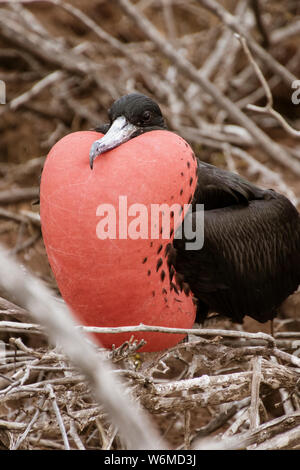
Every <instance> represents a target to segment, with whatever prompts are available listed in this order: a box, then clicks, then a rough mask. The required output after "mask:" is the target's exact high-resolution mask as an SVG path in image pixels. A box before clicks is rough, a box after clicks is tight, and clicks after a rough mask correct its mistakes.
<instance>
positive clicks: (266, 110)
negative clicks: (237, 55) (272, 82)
mask: <svg viewBox="0 0 300 470" xmlns="http://www.w3.org/2000/svg"><path fill="white" fill-rule="evenodd" d="M236 37H237V38H238V39H239V41H240V43H241V45H242V47H243V49H244V52H245V54H246V55H247V57H248V59H249V61H250V62H251V64H252V66H253V68H254V70H255V73H256V75H257V77H258V79H259V81H260V83H261V84H262V87H263V89H264V91H265V93H266V97H267V104H266V105H265V106H256V105H254V104H248V105H247V106H246V107H247V108H248V109H250V110H252V111H256V112H257V113H262V114H269V115H270V116H273V117H274V118H275V119H276V120H277V121H278V122H279V123H280V124H281V125H282V127H283V128H284V129H285V130H286V131H287V132H288V133H289V134H290V135H292V136H293V137H300V131H298V130H296V129H294V128H293V127H291V126H290V125H289V124H288V123H287V122H286V120H285V119H284V118H283V117H282V116H281V114H279V113H278V112H277V111H275V109H274V108H273V96H272V92H271V90H270V87H269V85H268V82H267V80H266V79H265V77H264V75H263V73H262V71H261V70H260V68H259V66H258V64H257V63H256V62H255V60H254V57H253V55H252V54H251V52H250V49H249V47H248V44H247V41H246V39H245V38H244V37H242V36H240V35H239V34H236Z"/></svg>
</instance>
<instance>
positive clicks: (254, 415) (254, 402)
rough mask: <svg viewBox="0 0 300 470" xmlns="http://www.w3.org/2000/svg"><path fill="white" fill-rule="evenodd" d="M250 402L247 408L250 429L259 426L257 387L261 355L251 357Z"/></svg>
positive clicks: (258, 386) (259, 377)
mask: <svg viewBox="0 0 300 470" xmlns="http://www.w3.org/2000/svg"><path fill="white" fill-rule="evenodd" d="M252 364H253V368H252V371H253V372H252V374H253V375H252V383H251V404H250V408H249V418H250V429H251V430H253V429H255V428H257V426H259V389H260V382H261V357H260V356H258V357H254V358H253V359H252Z"/></svg>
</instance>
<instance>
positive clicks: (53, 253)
mask: <svg viewBox="0 0 300 470" xmlns="http://www.w3.org/2000/svg"><path fill="white" fill-rule="evenodd" d="M99 138H101V134H99V133H97V132H94V131H83V132H75V133H72V134H69V135H67V136H65V137H64V138H62V139H61V140H60V141H59V142H57V143H56V144H55V145H54V147H53V148H52V149H51V151H50V152H49V154H48V157H47V159H46V162H45V166H44V169H43V174H42V179H41V189H40V210H41V223H42V233H43V238H44V242H45V246H46V251H47V255H48V259H49V262H50V265H51V268H52V270H53V273H54V275H55V278H56V281H57V284H58V287H59V289H60V292H61V295H62V297H63V298H64V300H65V301H66V303H67V304H68V306H69V307H70V308H71V310H72V311H73V312H74V313H75V315H76V317H77V319H78V320H79V321H80V322H81V323H82V324H84V325H89V326H98V327H120V326H131V325H139V324H140V323H143V324H146V325H156V326H164V327H172V328H191V327H192V325H193V323H194V319H195V306H194V304H193V301H192V294H191V293H188V294H185V293H184V292H183V291H181V290H180V289H179V287H178V288H176V289H174V287H172V285H171V282H170V273H169V267H168V264H167V252H168V247H169V244H170V243H172V239H173V237H174V229H176V228H177V226H178V225H180V224H181V222H182V220H183V214H182V213H181V211H182V207H183V206H184V205H185V204H186V205H188V204H189V203H190V202H191V199H192V196H193V194H194V191H195V187H196V182H197V181H196V180H197V174H196V171H197V163H196V159H195V157H194V154H193V151H192V149H191V148H190V146H189V145H188V144H187V143H186V142H185V141H184V140H183V139H182V138H181V137H179V136H178V135H176V134H174V133H172V132H169V131H165V130H158V131H151V132H148V133H145V134H143V135H140V136H139V137H136V138H133V139H131V140H129V141H128V142H126V143H124V144H122V145H120V146H119V147H116V148H114V149H113V150H110V151H108V152H106V153H104V154H102V155H100V156H99V157H98V158H97V159H96V160H95V163H94V168H93V170H91V168H90V165H89V150H90V148H91V145H92V143H93V142H94V141H95V140H97V139H99ZM168 212H169V216H170V217H169V218H168ZM157 213H159V216H157ZM180 214H181V215H180ZM172 282H173V286H174V285H176V281H175V276H174V277H173V281H172ZM132 335H134V338H135V339H137V340H140V339H142V338H144V339H145V341H146V342H147V344H146V345H145V346H144V347H143V349H142V351H159V350H163V349H166V348H169V347H171V346H174V345H175V344H177V343H178V342H179V341H180V340H182V339H183V338H184V336H185V335H183V334H168V333H157V332H135V333H117V334H113V333H110V334H95V338H96V340H97V341H98V342H99V343H100V344H101V345H103V346H104V347H107V348H111V346H112V345H113V344H114V345H116V346H119V345H121V344H122V343H123V342H124V341H126V340H129V339H130V337H131V336H132Z"/></svg>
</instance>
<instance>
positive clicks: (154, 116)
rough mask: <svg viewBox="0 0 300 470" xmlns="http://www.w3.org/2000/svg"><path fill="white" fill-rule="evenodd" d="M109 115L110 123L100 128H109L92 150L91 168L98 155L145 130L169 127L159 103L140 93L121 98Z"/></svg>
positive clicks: (112, 107) (114, 104)
mask: <svg viewBox="0 0 300 470" xmlns="http://www.w3.org/2000/svg"><path fill="white" fill-rule="evenodd" d="M108 116H109V119H110V124H109V125H108V126H107V127H105V126H102V127H100V128H99V130H103V129H105V130H107V133H106V135H105V136H104V137H102V139H99V140H97V141H96V142H94V143H93V145H92V147H91V150H90V166H91V168H93V162H94V160H95V158H96V157H97V156H98V155H101V154H102V153H104V152H107V151H108V150H111V149H113V148H115V147H117V146H119V145H121V144H122V143H124V142H127V141H128V140H130V139H133V138H134V137H137V136H138V135H141V134H143V133H145V132H150V131H153V130H160V129H167V126H166V124H165V120H164V118H163V116H162V113H161V110H160V108H159V106H158V104H157V103H155V101H153V100H152V99H151V98H149V97H148V96H145V95H142V94H140V93H130V94H129V95H125V96H122V97H121V98H119V99H118V100H117V101H115V102H114V103H113V105H112V106H111V108H110V109H109V111H108Z"/></svg>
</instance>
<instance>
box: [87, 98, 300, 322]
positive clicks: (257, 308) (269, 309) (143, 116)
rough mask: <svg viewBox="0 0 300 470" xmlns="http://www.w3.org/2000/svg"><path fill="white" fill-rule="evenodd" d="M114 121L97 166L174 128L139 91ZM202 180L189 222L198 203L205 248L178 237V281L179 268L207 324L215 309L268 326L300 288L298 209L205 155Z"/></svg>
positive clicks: (171, 257) (114, 112)
mask: <svg viewBox="0 0 300 470" xmlns="http://www.w3.org/2000/svg"><path fill="white" fill-rule="evenodd" d="M108 116H109V120H110V122H109V123H107V124H103V125H101V126H99V127H97V128H96V129H95V130H97V131H100V132H102V133H103V134H105V135H104V137H103V138H101V139H99V140H97V141H96V142H94V143H93V145H92V147H91V150H90V166H91V168H93V163H94V160H95V158H96V157H97V156H99V155H100V154H102V153H104V152H106V151H108V150H110V149H113V148H115V147H117V146H119V145H122V143H124V142H126V141H128V140H129V139H134V138H135V137H137V136H139V135H141V134H143V133H145V132H150V131H153V130H162V129H165V130H166V129H167V125H166V122H165V119H164V117H163V115H162V113H161V110H160V108H159V106H158V104H157V103H156V102H154V101H153V100H152V99H151V98H149V97H147V96H145V95H143V94H139V93H131V94H128V95H125V96H123V97H121V98H120V99H118V100H117V101H115V102H114V103H113V105H112V106H111V108H110V110H109V111H108ZM153 138H155V133H153ZM161 158H164V156H163V155H161ZM164 177H167V175H164ZM197 178H198V181H197V187H196V190H195V193H194V195H193V200H192V211H191V212H190V213H188V214H187V216H186V218H185V221H184V222H183V223H186V222H187V220H188V219H189V222H192V223H196V222H197V218H198V217H199V212H198V211H197V204H204V245H203V247H202V248H201V249H197V250H186V248H185V246H186V244H185V242H186V240H185V238H184V237H183V238H182V239H180V238H178V239H176V238H175V239H174V240H173V243H172V245H171V246H170V249H169V253H168V264H169V268H170V280H171V278H172V276H173V273H174V270H175V272H176V274H175V276H176V282H177V285H179V288H181V289H186V286H188V290H189V289H190V290H191V292H192V294H193V296H194V297H195V299H197V317H196V318H197V320H198V321H200V322H203V321H204V320H205V319H206V318H207V316H208V314H209V313H210V312H214V313H216V314H218V315H221V316H225V317H229V318H230V319H231V320H232V321H233V322H236V323H242V322H243V319H244V317H245V316H246V315H247V316H249V317H252V318H254V319H255V320H257V321H258V322H261V323H264V322H266V321H268V320H272V319H273V318H274V317H275V316H276V315H277V312H278V308H279V306H280V305H281V303H282V302H283V301H284V300H285V299H286V298H287V297H288V296H289V295H290V294H292V293H293V292H294V291H295V290H297V288H298V286H299V284H300V215H299V213H298V211H297V209H296V207H294V205H293V204H292V203H291V202H290V201H289V200H288V199H287V198H286V197H285V196H284V195H282V194H279V193H278V192H276V191H274V190H272V189H261V188H259V187H257V186H256V185H254V184H252V183H251V182H249V181H247V180H246V179H244V178H242V177H241V176H239V175H238V174H235V173H232V172H229V171H226V170H223V169H220V168H217V167H215V166H213V165H210V164H208V163H205V162H202V161H201V160H200V158H199V156H197ZM141 184H142V182H141Z"/></svg>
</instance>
